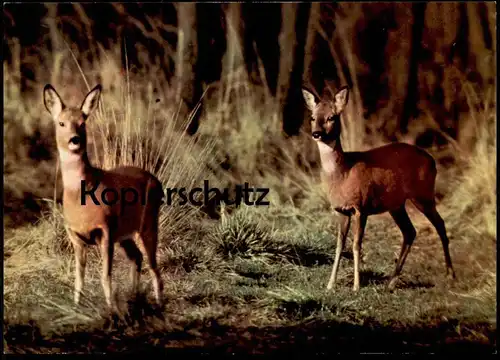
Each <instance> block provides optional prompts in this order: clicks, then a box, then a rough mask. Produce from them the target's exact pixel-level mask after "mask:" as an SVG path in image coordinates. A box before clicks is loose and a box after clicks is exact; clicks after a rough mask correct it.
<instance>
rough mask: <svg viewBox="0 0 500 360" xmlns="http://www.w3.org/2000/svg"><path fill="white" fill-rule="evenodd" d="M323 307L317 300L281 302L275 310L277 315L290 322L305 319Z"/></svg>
mask: <svg viewBox="0 0 500 360" xmlns="http://www.w3.org/2000/svg"><path fill="white" fill-rule="evenodd" d="M323 307H324V305H323V304H322V303H321V302H320V301H317V300H314V299H309V300H306V301H282V302H281V304H280V305H279V306H278V308H277V309H276V311H277V313H278V314H280V315H282V316H285V317H286V318H287V319H290V320H299V319H304V318H307V317H309V316H311V315H313V314H314V313H316V312H318V311H320V310H321V309H322V308H323Z"/></svg>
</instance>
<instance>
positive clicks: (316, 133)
mask: <svg viewBox="0 0 500 360" xmlns="http://www.w3.org/2000/svg"><path fill="white" fill-rule="evenodd" d="M312 137H313V138H314V139H321V131H314V132H313V133H312Z"/></svg>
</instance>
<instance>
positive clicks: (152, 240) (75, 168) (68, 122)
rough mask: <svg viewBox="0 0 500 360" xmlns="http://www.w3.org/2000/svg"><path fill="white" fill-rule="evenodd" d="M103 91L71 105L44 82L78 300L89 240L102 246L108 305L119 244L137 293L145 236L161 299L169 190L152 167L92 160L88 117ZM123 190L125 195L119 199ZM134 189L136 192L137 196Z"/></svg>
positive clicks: (104, 282) (44, 95)
mask: <svg viewBox="0 0 500 360" xmlns="http://www.w3.org/2000/svg"><path fill="white" fill-rule="evenodd" d="M100 94H101V85H97V86H96V87H94V88H93V89H92V90H91V91H90V92H89V93H88V94H87V96H86V97H85V99H84V101H83V103H82V105H81V107H80V108H76V107H75V108H72V107H66V106H65V105H64V103H63V101H62V100H61V98H60V96H59V94H58V93H57V92H56V90H55V89H54V88H53V87H52V85H50V84H47V85H45V87H44V90H43V98H44V104H45V107H46V108H47V110H48V111H49V113H50V114H51V115H52V118H53V120H54V124H55V127H56V142H57V149H58V152H59V161H60V164H61V173H62V180H63V214H64V220H65V228H66V232H67V234H68V237H69V239H70V240H71V243H72V244H73V248H74V251H75V260H76V273H75V293H74V301H75V303H76V304H78V303H79V300H80V294H81V291H82V288H83V282H84V275H85V266H86V259H87V245H98V246H99V247H100V251H101V254H102V286H103V289H104V295H105V298H106V302H107V304H108V306H109V307H112V301H111V292H112V291H111V289H112V288H111V268H112V261H113V251H114V246H115V244H116V245H119V247H120V249H121V250H122V251H123V252H124V253H125V256H126V257H127V259H128V260H129V261H130V263H131V269H130V277H131V282H132V291H133V293H134V294H135V293H136V291H137V286H138V282H139V278H140V273H141V265H142V259H143V256H142V253H141V251H140V250H139V249H138V247H137V246H136V244H135V242H134V241H140V242H142V244H143V247H144V249H145V252H146V255H147V259H148V261H149V266H150V272H151V276H152V278H153V286H154V292H155V298H156V301H157V303H158V304H160V303H161V293H162V290H163V282H162V280H161V277H160V273H159V271H158V267H157V263H156V248H157V243H158V216H159V211H160V206H161V204H162V198H163V196H164V193H163V189H162V184H161V182H160V181H159V180H158V179H157V178H156V177H154V176H153V175H152V174H150V173H149V172H147V171H145V170H142V169H139V168H136V167H131V166H123V167H118V168H116V169H113V170H111V171H105V170H102V169H98V168H95V167H93V166H92V165H91V164H90V162H89V159H88V156H87V132H86V130H85V122H86V120H87V118H88V117H89V116H90V114H91V113H92V112H93V111H94V110H95V109H96V108H97V105H98V102H99V96H100ZM113 192H114V195H113ZM118 192H120V193H121V194H122V197H123V198H122V199H118ZM141 192H142V194H143V197H144V199H143V200H142V201H141V202H139V201H137V200H138V199H137V198H138V196H137V194H140V193H141ZM110 193H111V194H110ZM127 193H128V195H129V196H128V198H127V196H126V194H127ZM89 194H90V195H91V196H90V197H91V198H90V199H89V198H88V195H89ZM146 194H147V195H146ZM110 195H111V196H110ZM130 195H135V199H131V196H130ZM85 196H87V198H85ZM94 199H97V203H96V201H95V200H94ZM99 199H100V200H102V201H101V202H99ZM132 200H134V201H132ZM108 204H109V205H108Z"/></svg>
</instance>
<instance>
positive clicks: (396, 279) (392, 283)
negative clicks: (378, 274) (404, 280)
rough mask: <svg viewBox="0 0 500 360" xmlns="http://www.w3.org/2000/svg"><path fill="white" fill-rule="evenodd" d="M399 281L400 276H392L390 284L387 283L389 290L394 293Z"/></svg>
mask: <svg viewBox="0 0 500 360" xmlns="http://www.w3.org/2000/svg"><path fill="white" fill-rule="evenodd" d="M397 282H398V278H392V279H391V281H389V285H387V290H388V291H389V292H390V293H392V292H394V290H395V289H396V283H397Z"/></svg>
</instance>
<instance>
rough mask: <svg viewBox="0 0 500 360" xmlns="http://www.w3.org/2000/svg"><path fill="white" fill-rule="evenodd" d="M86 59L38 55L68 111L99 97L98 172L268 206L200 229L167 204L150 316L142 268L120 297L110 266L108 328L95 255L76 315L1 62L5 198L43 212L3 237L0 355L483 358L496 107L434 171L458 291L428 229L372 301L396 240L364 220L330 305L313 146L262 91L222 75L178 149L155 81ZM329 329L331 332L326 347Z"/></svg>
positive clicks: (179, 125)
mask: <svg viewBox="0 0 500 360" xmlns="http://www.w3.org/2000/svg"><path fill="white" fill-rule="evenodd" d="M98 51H100V53H99V57H98V58H99V59H100V61H99V63H96V64H86V63H84V62H76V61H75V58H78V57H79V54H78V53H77V52H71V51H69V49H67V48H66V49H62V50H60V51H56V52H54V53H53V54H48V53H47V54H46V57H47V60H46V61H47V63H45V64H44V66H48V67H50V68H51V71H52V80H51V81H52V82H53V84H54V86H55V87H56V89H58V90H59V89H60V94H61V95H62V97H63V98H64V99H66V98H68V99H69V100H68V102H72V101H73V102H77V101H80V100H81V99H82V97H83V95H84V93H86V91H87V90H88V89H90V88H91V87H92V86H93V84H94V83H96V82H97V81H98V80H99V81H100V82H101V83H102V84H103V86H104V93H103V97H102V102H101V105H100V108H99V111H98V113H97V115H96V116H93V117H92V119H91V120H90V123H89V131H90V135H91V141H92V142H91V144H90V149H89V150H90V152H91V156H92V158H91V161H92V162H93V163H94V164H95V165H98V166H102V167H104V168H111V167H113V166H116V165H122V164H134V165H137V166H141V167H144V168H146V169H148V170H150V171H152V172H153V173H155V174H156V175H157V176H158V177H159V178H160V180H161V181H162V183H163V184H164V186H165V187H169V188H172V187H186V188H187V189H189V188H192V187H195V186H198V185H200V184H201V183H202V181H203V180H204V179H208V180H210V183H211V186H214V187H224V186H228V185H231V184H234V183H244V182H248V183H249V184H250V185H251V186H262V187H268V188H270V194H269V196H268V199H267V200H269V201H270V203H271V204H270V206H269V207H241V208H237V209H235V208H234V207H228V208H227V209H226V210H227V211H225V212H223V214H222V217H221V219H220V220H210V219H207V217H206V216H205V215H204V213H203V212H201V211H200V209H199V208H197V207H192V206H179V205H175V204H174V205H172V206H165V207H164V208H163V209H162V215H161V244H160V248H159V254H160V255H159V264H160V268H161V271H162V276H163V278H164V280H165V296H166V298H167V304H166V305H165V307H164V308H162V309H156V308H154V307H153V306H152V305H150V302H151V299H150V298H149V296H150V293H151V291H150V286H149V278H148V273H147V271H146V270H145V271H144V274H143V277H142V279H143V282H142V283H141V287H142V291H143V295H142V296H141V297H139V298H138V299H137V300H136V301H135V302H131V303H127V302H126V301H125V296H126V295H127V290H128V283H127V273H128V272H127V269H126V268H125V266H126V263H125V262H123V261H120V260H121V258H120V256H118V255H117V259H119V260H118V261H117V266H116V267H115V268H114V269H115V270H114V274H113V281H114V284H115V285H114V287H115V291H116V293H117V296H118V300H119V303H120V309H119V311H118V312H117V313H116V314H109V313H108V312H107V311H106V310H105V308H104V306H103V294H102V289H101V285H100V280H99V279H100V275H99V269H100V266H99V262H100V257H99V254H98V252H97V251H96V250H94V251H93V252H91V256H90V259H89V264H88V270H87V275H86V285H85V294H84V299H83V304H82V305H81V306H78V307H77V306H75V305H73V303H72V295H71V294H72V286H73V271H74V270H73V269H74V260H73V254H72V249H71V247H70V246H69V243H68V240H67V237H66V236H65V233H64V230H63V222H62V217H61V214H60V207H59V205H54V203H53V201H52V199H53V192H54V180H53V179H54V175H55V170H56V161H55V158H56V157H55V146H54V139H53V130H52V123H51V120H50V118H49V116H48V114H46V113H45V110H44V108H43V104H42V101H41V91H39V92H35V93H21V92H20V89H19V85H18V82H17V80H16V79H17V78H16V76H17V75H16V74H17V72H18V70H16V68H15V67H9V66H7V65H5V64H4V89H5V92H4V119H5V121H4V142H5V149H6V151H5V152H4V165H5V169H6V174H5V177H4V179H5V186H6V191H8V192H9V194H11V195H10V196H11V198H10V199H19V198H22V196H23V195H22V194H23V193H24V192H27V191H28V190H30V191H32V192H33V193H34V194H35V197H36V198H40V199H44V200H43V201H42V200H37V201H39V203H43V202H45V203H47V204H48V207H47V211H46V212H45V213H43V215H42V216H41V217H40V218H39V220H38V221H37V222H33V223H32V224H24V225H23V226H21V227H17V228H8V229H7V231H6V234H5V241H4V264H5V266H4V270H5V272H4V310H5V311H4V333H3V335H4V345H5V351H7V352H14V353H23V352H27V353H30V352H43V353H51V352H60V351H66V352H112V351H127V350H130V351H133V350H136V351H137V350H157V351H158V349H161V351H166V350H169V349H170V350H172V349H181V348H184V349H190V350H192V351H203V350H205V351H211V350H214V351H215V350H224V351H235V352H244V351H248V349H252V351H253V352H266V351H273V350H276V349H282V348H283V346H284V345H288V346H290V349H292V351H294V349H295V350H297V351H299V350H302V351H304V350H311V351H319V352H322V351H324V352H331V351H332V349H333V351H337V349H339V350H344V349H348V348H349V347H351V348H352V346H356V348H359V349H363V350H367V351H385V350H388V348H389V347H391V346H392V350H394V351H399V350H401V351H414V350H421V349H424V348H425V347H426V346H427V347H432V346H439V345H441V346H443V345H445V344H458V345H460V343H463V344H469V345H471V344H472V345H473V344H476V345H477V348H476V349H477V351H480V350H484V349H486V350H491V348H492V347H493V346H495V345H496V343H495V339H494V337H493V333H494V331H495V330H496V276H495V275H496V271H495V267H496V228H495V224H496V206H495V205H496V202H495V198H496V185H495V184H496V172H495V167H496V115H495V111H494V110H496V103H494V102H490V103H484V104H483V106H482V108H481V109H480V110H479V111H477V112H476V111H474V112H471V113H470V122H474V124H476V125H475V128H476V129H477V130H476V131H477V136H476V138H475V142H474V146H473V148H471V149H463V151H462V152H463V153H467V154H468V155H467V156H465V157H461V158H460V159H459V160H460V161H462V163H460V164H464V165H462V166H461V168H453V169H451V170H450V171H449V172H446V173H442V174H441V175H440V176H441V177H442V178H443V179H444V180H443V181H445V182H448V183H449V184H450V186H449V187H448V191H447V192H446V193H445V197H444V199H443V201H442V202H441V203H440V205H439V207H440V211H441V209H443V210H442V211H443V217H444V218H445V221H446V223H447V226H448V229H449V232H450V239H451V245H450V246H451V255H452V259H453V261H454V266H455V268H456V271H457V276H458V281H457V283H455V284H448V283H447V282H446V280H445V276H444V272H445V271H444V270H445V267H444V258H443V255H442V250H441V248H440V246H441V245H440V242H439V241H438V238H437V234H436V233H435V231H434V229H432V228H430V227H429V225H428V224H426V223H424V222H422V221H418V222H417V230H418V233H419V235H418V237H417V240H416V243H415V245H414V247H413V248H412V252H411V253H410V255H409V257H408V260H407V263H406V265H405V269H404V272H403V276H402V282H401V284H400V286H399V287H398V289H397V290H396V292H395V293H394V294H390V293H388V292H387V291H385V285H386V283H387V278H388V275H389V274H390V273H391V272H392V269H393V266H394V253H395V252H397V251H399V246H400V236H401V235H400V233H399V231H398V229H397V228H396V226H395V225H394V224H393V223H392V222H391V220H390V219H389V218H387V217H385V216H377V217H373V218H370V220H369V221H368V226H367V231H366V240H365V241H364V244H365V245H364V249H363V253H364V255H365V260H364V263H363V266H362V274H361V276H362V282H363V284H362V288H361V291H360V292H359V293H358V294H353V293H352V292H351V285H352V266H353V265H352V261H351V260H350V256H349V251H347V253H346V256H345V258H344V259H343V260H342V262H341V269H340V274H339V285H338V286H337V288H336V290H335V292H333V293H327V292H326V291H325V287H326V281H327V279H328V276H329V273H330V270H331V265H332V262H333V261H332V260H333V254H334V250H335V249H334V240H333V239H334V235H336V231H334V230H333V228H332V225H333V224H334V220H335V219H334V217H333V216H332V214H331V212H330V209H329V205H328V203H327V202H326V200H325V198H324V197H323V196H322V195H323V192H322V189H321V187H320V185H319V178H318V176H317V175H318V174H317V168H315V167H314V166H312V165H310V163H309V162H308V161H307V159H308V158H309V157H306V156H305V155H304V149H311V147H310V143H309V142H310V141H311V140H310V139H309V137H308V136H307V134H302V135H300V136H298V137H296V138H291V139H290V138H286V137H285V136H284V135H283V134H282V132H281V125H280V122H281V119H280V116H279V113H280V112H279V108H278V107H277V105H276V104H274V102H273V101H272V100H271V99H270V98H269V96H268V94H267V91H266V90H265V89H263V88H261V87H256V86H252V85H250V84H249V83H248V82H247V79H246V77H245V76H244V75H242V74H243V71H242V69H241V68H240V67H238V64H239V63H238V61H235V62H234V63H233V64H234V68H233V69H232V71H231V72H230V73H228V74H226V76H225V78H224V80H223V81H222V82H221V83H220V84H218V85H217V86H215V89H214V91H212V92H210V94H211V95H210V96H207V97H206V98H205V99H204V102H205V105H206V106H205V110H204V114H203V118H202V123H201V127H200V130H199V134H198V135H197V136H195V137H188V136H186V135H185V134H184V132H183V129H184V128H185V127H186V125H187V123H188V121H189V119H180V118H179V116H178V115H177V114H178V104H175V103H172V102H171V101H170V99H171V94H170V89H169V85H168V83H167V82H165V81H164V80H162V79H161V78H159V77H158V76H157V74H155V73H154V72H150V73H149V74H148V73H146V74H138V75H132V74H131V73H128V72H126V73H125V75H123V74H122V73H121V71H120V67H119V66H118V65H117V64H118V61H117V59H118V58H117V54H118V53H119V52H118V51H117V50H116V49H115V50H111V51H104V50H103V49H99V50H98ZM234 51H236V50H234ZM230 55H231V54H230ZM232 55H233V57H232V58H234V59H237V55H235V54H232ZM230 58H231V56H230ZM149 66H150V68H151V67H152V66H153V64H149ZM42 85H43V84H40V86H38V87H39V88H42ZM470 96H472V95H470ZM484 98H486V97H484ZM157 99H160V101H159V102H157ZM75 104H77V103H75ZM358 106H359V103H356V102H355V103H354V104H353V105H352V108H351V109H350V110H349V111H350V112H349V114H348V115H349V116H348V121H350V122H352V123H351V126H350V127H348V128H349V129H350V131H349V132H347V131H346V136H348V139H350V140H346V142H347V143H349V145H350V146H351V148H352V149H354V148H356V149H359V148H360V147H362V146H363V144H359V143H357V141H358V140H359V139H363V138H364V136H365V134H364V133H362V132H363V130H362V129H361V127H360V126H359V123H356V122H354V120H355V119H358V118H357V117H355V116H354V115H353V114H356V113H358V114H359V111H358V110H356V109H357V107H358ZM353 129H355V130H353ZM37 130H38V132H39V134H40V135H38V136H39V138H40V140H39V142H38V143H36V144H35V145H36V146H35V149H38V150H40V149H46V150H47V152H48V155H47V157H46V158H44V159H38V158H33V156H32V154H33V147H34V145H33V144H32V143H30V142H23V141H21V139H24V138H26V139H33V138H34V137H36V135H35V134H36V131H37ZM357 139H358V140H357ZM37 146H38V147H37ZM312 149H314V148H312ZM35 152H36V151H35ZM457 158H458V156H457ZM222 161H226V162H228V163H230V164H231V168H230V169H229V170H228V171H223V170H221V168H219V167H218V165H219V163H220V162H222ZM458 170H460V171H458ZM58 186H59V187H60V183H59V184H58ZM59 189H60V188H59ZM49 199H50V200H49ZM4 206H5V202H4ZM412 218H413V214H412ZM479 242H480V244H479V245H478V243H479ZM348 244H349V242H348ZM332 331H336V334H340V335H339V336H336V340H335V341H334V343H335V344H334V345H332V338H331V336H329V334H331V332H332ZM252 342H253V343H252ZM255 343H257V344H258V346H256V345H255ZM252 344H253V345H252ZM463 346H465V345H463ZM481 346H484V348H482V347H481Z"/></svg>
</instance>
